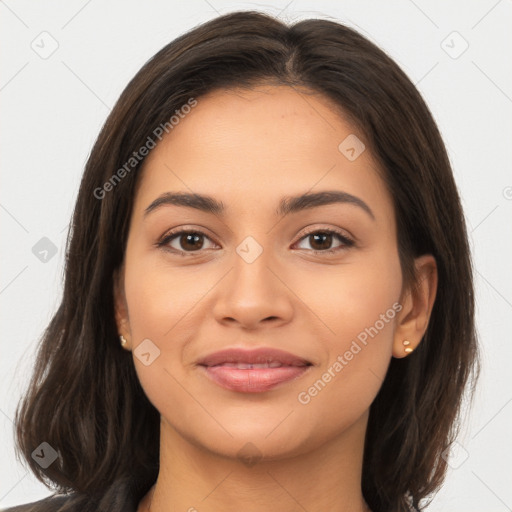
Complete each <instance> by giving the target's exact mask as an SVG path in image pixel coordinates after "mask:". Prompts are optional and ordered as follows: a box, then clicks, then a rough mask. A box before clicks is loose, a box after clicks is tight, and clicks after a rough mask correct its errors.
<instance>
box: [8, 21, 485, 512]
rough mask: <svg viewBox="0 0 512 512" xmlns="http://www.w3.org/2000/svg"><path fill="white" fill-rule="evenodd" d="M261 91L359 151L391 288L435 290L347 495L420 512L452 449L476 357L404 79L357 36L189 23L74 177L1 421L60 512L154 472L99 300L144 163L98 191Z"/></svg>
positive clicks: (385, 394) (463, 253) (443, 213)
mask: <svg viewBox="0 0 512 512" xmlns="http://www.w3.org/2000/svg"><path fill="white" fill-rule="evenodd" d="M263 82H266V83H275V84H283V85H288V86H291V87H297V88H298V87H300V88H303V89H306V90H310V91H313V92H315V93H319V94H321V95H323V96H324V97H326V98H328V99H330V100H331V101H332V102H333V104H335V105H337V106H339V108H340V112H342V113H343V114H344V115H346V116H348V118H349V119H350V121H351V122H353V123H354V125H355V126H357V128H358V129H359V130H360V131H361V133H363V134H364V135H365V137H366V139H365V141H366V142H367V143H368V146H369V149H370V150H371V151H372V154H373V156H374V158H375V159H376V160H377V162H378V163H379V167H380V170H381V172H382V175H383V177H384V179H385V181H386V184H387V186H388V189H389V191H390V193H391V195H392V197H393V201H394V207H395V215H396V221H397V229H398V248H399V254H400V262H401V265H402V269H403V273H404V278H405V280H406V282H408V283H414V272H413V259H414V257H416V256H419V255H422V254H427V253H428V254H432V255H433V256H434V257H435V259H436V262H437V267H438V276H439V285H438V290H437V297H436V300H435V304H434V308H433V311H432V315H431V318H430V322H429V325H428V329H427V332H426V334H425V336H424V339H423V341H422V342H421V343H420V345H419V347H418V348H417V350H416V351H415V352H414V353H413V354H411V355H410V356H409V357H407V358H404V359H400V360H399V359H393V360H392V361H391V364H390V367H389V370H388V373H387V375H386V377H385V380H384V382H383V384H382V388H381V390H380V392H379V393H378V395H377V397H376V399H375V401H374V402H373V404H372V406H371V409H370V417H369V423H368V430H367V436H366V444H365V451H364V465H363V475H362V489H363V494H364V497H365V499H366V501H367V502H368V504H369V506H370V507H371V508H372V510H373V511H374V512H402V511H405V510H409V506H411V505H412V506H415V507H419V506H422V505H424V502H425V501H426V500H428V498H429V497H430V496H432V493H434V492H435V491H436V490H437V489H438V488H439V487H440V485H441V484H442V482H443V479H444V476H445V471H446V462H445V460H444V458H443V457H442V456H441V454H442V452H443V451H444V450H445V449H447V448H448V447H449V446H450V443H451V442H452V441H453V440H454V436H455V435H456V433H457V425H458V419H459V414H460V404H461V403H462V398H463V395H464V391H465V390H466V389H467V384H468V383H469V382H471V383H473V384H474V382H475V380H476V376H477V374H478V357H477V356H478V354H477V339H476V333H475V326H474V292H473V277H472V268H471V260H470V252H469V247H468V241H467V233H466V227H465V220H464V216H463V212H462V208H461V203H460V200H459V196H458V192H457V188H456V185H455V182H454V178H453V175H452V170H451V167H450V163H449V160H448V157H447V153H446V149H445V147H444V144H443V141H442V139H441V136H440V133H439V131H438V129H437V127H436V124H435V122H434V120H433V118H432V115H431V113H430V111H429V109H428V108H427V106H426V104H425V102H424V101H423V99H422V98H421V96H420V94H419V93H418V91H417V90H416V88H415V87H414V85H413V84H412V83H411V81H410V80H409V79H408V78H407V76H406V75H405V74H404V73H403V72H402V70H401V69H400V68H399V67H398V66H397V64H396V63H395V62H394V61H393V60H392V59H391V58H389V57H388V56H387V55H386V54H385V53H384V52H383V51H382V50H381V49H379V48H378V47H377V46H375V45H374V44H373V43H371V42H370V41H368V40H367V39H366V38H364V37H363V36H361V35H360V34H359V33H358V32H356V31H354V30H352V29H350V28H348V27H346V26H344V25H342V24H339V23H335V22H333V21H326V20H318V19H310V20H304V21H300V22H297V23H295V24H292V25H286V24H284V23H282V22H281V21H279V20H277V19H275V18H273V17H271V16H268V15H265V14H262V13H258V12H248V11H245V12H234V13H230V14H227V15H224V16H220V17H217V18H216V19H214V20H212V21H209V22H207V23H204V24H202V25H200V26H198V27H196V28H194V29H193V30H191V31H189V32H187V33H186V34H184V35H182V36H180V37H178V38H177V39H176V40H174V41H172V42H171V43H169V44H168V45H167V46H165V47H164V48H163V49H162V50H160V51H159V52H158V53H157V54H156V55H155V56H154V57H152V58H151V59H150V60H149V61H148V62H147V63H146V64H145V65H144V66H143V68H142V69H141V70H140V71H139V72H138V73H137V75H136V76H135V77H134V78H133V79H132V80H131V82H130V83H129V84H128V86H127V87H126V89H125V90H124V92H123V93H122V95H121V97H120V98H119V100H118V102H117V103H116V105H115V107H114V108H113V110H112V112H111V114H110V115H109V117H108V119H107V121H106V123H105V125H104V127H103V129H102V130H101V133H100V134H99V137H98V139H97V141H96V143H95V145H94V147H93V150H92V152H91V155H90V157H89V159H88V161H87V164H86V167H85V172H84V175H83V179H82V182H81V186H80V190H79V194H78V198H77V202H76V207H75V210H74V214H73V219H72V227H71V229H70V233H69V236H68V243H67V248H66V251H67V257H66V266H65V283H64V294H63V298H62V303H61V305H60V307H59V308H58V311H57V312H56V314H55V316H54V317H53V319H52V320H51V322H50V324H49V326H48V328H47V329H46V331H45V332H44V334H43V336H42V340H41V344H40V348H39V352H38V357H37V362H36V365H35V372H34V375H33V377H32V380H31V383H30V386H29V389H28V391H27V393H26V395H25V396H24V398H23V400H22V401H21V402H20V404H19V406H18V409H17V411H16V429H17V430H16V436H17V449H18V451H19V453H20V454H22V455H23V457H24V458H25V459H26V461H27V462H28V464H29V465H30V468H31V469H32V471H33V472H34V473H35V475H36V476H37V477H38V478H39V479H40V480H42V481H43V482H45V483H47V484H49V485H50V486H52V487H53V488H54V489H55V490H56V491H57V492H59V493H70V494H71V496H72V497H71V498H69V499H67V500H66V502H65V503H66V504H65V505H63V506H62V508H59V510H81V511H89V510H90V511H93V510H109V511H119V512H121V511H124V510H125V509H127V508H129V507H132V508H133V507H136V504H137V503H138V502H139V500H140V499H141V498H142V497H143V495H144V494H145V493H146V492H147V491H148V489H149V488H150V486H151V485H152V484H153V483H154V481H155V480H156V477H157V474H158V469H159V466H158V455H159V413H158V411H157V410H156V409H155V408H154V407H153V405H152V404H151V403H150V402H149V400H148V399H147V397H146V396H145V394H144V392H143V390H142V388H141V386H140V384H139V381H138V378H137V375H136V373H135V369H134V365H133V361H132V359H131V357H130V355H129V353H126V351H124V350H123V349H122V348H121V347H120V344H119V337H118V332H117V329H116V324H115V319H114V318H115V317H114V303H113V293H112V291H113V275H114V272H115V270H116V269H117V268H118V267H119V266H120V264H121V262H122V260H123V254H124V250H125V245H126V240H127V235H128V221H129V219H130V216H131V211H132V206H133V201H134V193H135V186H136V183H137V176H138V175H140V170H141V167H142V164H143V160H142V161H141V162H139V163H138V164H137V165H135V166H133V169H130V171H129V172H126V173H124V174H123V178H122V180H120V181H119V182H116V183H115V186H113V187H112V190H109V191H108V192H107V193H104V194H103V193H101V194H99V193H98V190H99V189H102V187H104V184H105V183H106V182H107V181H109V180H111V179H112V176H113V175H114V174H116V173H117V172H118V170H119V169H120V168H122V167H123V165H125V164H126V162H127V161H129V159H130V157H131V156H132V154H133V152H134V151H136V150H137V149H139V148H140V147H142V146H143V145H144V144H146V143H147V140H148V137H149V136H151V135H152V134H153V133H154V130H155V128H156V127H158V126H160V125H162V124H163V123H165V122H167V121H168V120H169V118H170V116H171V115H172V114H173V113H174V112H175V111H176V110H179V109H180V108H181V107H182V105H185V104H186V103H187V102H188V101H189V100H190V98H195V99H196V100H197V101H200V98H201V96H202V95H204V94H206V93H208V92H211V91H213V90H216V89H221V88H232V87H251V86H254V85H256V84H259V83H263ZM118 176H119V174H118ZM103 190H105V189H104V188H103ZM95 191H96V193H95ZM98 195H101V196H102V197H100V198H98ZM471 377H473V378H471ZM471 389H472V388H471ZM43 441H44V442H47V443H49V444H50V445H51V446H52V447H53V448H54V449H55V450H56V451H58V453H59V457H58V459H57V460H56V461H55V462H54V463H53V464H51V465H50V466H49V467H48V468H46V469H43V468H42V467H41V466H40V465H39V464H37V463H36V462H35V460H34V459H33V458H32V457H31V454H32V452H33V451H34V449H35V448H36V447H38V446H39V445H40V444H41V443H42V442H43ZM49 507H50V505H49ZM50 509H51V510H55V509H56V508H55V506H54V507H53V508H48V510H50ZM40 510H42V509H40Z"/></svg>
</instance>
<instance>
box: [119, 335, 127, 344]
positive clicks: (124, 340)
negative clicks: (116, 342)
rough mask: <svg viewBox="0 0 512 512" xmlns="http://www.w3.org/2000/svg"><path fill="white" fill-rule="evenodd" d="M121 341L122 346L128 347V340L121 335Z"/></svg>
mask: <svg viewBox="0 0 512 512" xmlns="http://www.w3.org/2000/svg"><path fill="white" fill-rule="evenodd" d="M119 339H120V340H121V345H122V346H123V347H124V346H125V345H126V338H125V337H124V336H123V335H122V334H121V336H119Z"/></svg>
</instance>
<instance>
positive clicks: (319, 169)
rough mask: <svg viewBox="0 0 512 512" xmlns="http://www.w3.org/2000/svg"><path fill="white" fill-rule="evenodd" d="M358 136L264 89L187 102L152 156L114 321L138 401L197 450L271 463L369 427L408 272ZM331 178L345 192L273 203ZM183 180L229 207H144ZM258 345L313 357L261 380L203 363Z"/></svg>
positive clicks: (283, 92)
mask: <svg viewBox="0 0 512 512" xmlns="http://www.w3.org/2000/svg"><path fill="white" fill-rule="evenodd" d="M356 137H357V138H356ZM361 141H362V142H363V143H364V138H363V135H362V134H360V133H358V132H357V131H356V130H355V128H354V127H353V126H351V125H350V124H348V123H347V122H346V121H344V120H343V119H342V118H340V116H339V115H338V114H337V113H336V112H335V110H334V109H333V108H332V105H331V104H330V103H328V102H327V101H326V100H325V99H324V98H322V97H321V96H318V95H311V94H305V93H304V92H299V91H297V90H295V89H293V88H289V87H284V86H282V87H272V86H268V87H263V86H260V87H258V88H256V89H254V90H251V91H240V90H237V91H217V92H214V93H211V94H209V95H207V96H204V97H200V98H198V99H197V106H195V107H194V108H193V109H191V111H190V113H189V114H187V115H185V116H184V117H183V118H182V119H180V121H179V123H178V124H176V125H174V127H173V128H172V130H171V131H170V133H169V134H168V135H167V136H166V137H164V138H163V139H162V141H161V142H160V143H159V144H158V145H157V146H156V148H155V149H153V150H152V151H151V152H150V154H149V156H148V157H147V159H146V161H145V164H144V171H143V174H142V178H141V181H140V184H139V187H138V189H137V193H136V197H135V203H134V209H133V213H132V218H131V223H130V231H129V237H128V244H127V249H126V254H125V261H124V264H123V267H122V272H121V273H120V277H121V279H120V280H119V281H118V284H119V286H118V288H117V289H116V293H117V295H116V298H117V299H116V303H117V321H118V326H119V330H120V331H119V332H120V333H122V334H124V336H125V337H126V338H128V340H129V346H130V348H131V349H132V350H133V357H134V364H135V367H136V371H137V374H138V376H139V379H140V382H141V385H142V387H143V388H144V391H145V393H146V394H147V396H148V398H149V400H150V401H151V402H152V403H153V405H154V406H155V407H156V408H157V409H158V411H159V412H160V413H161V416H162V419H163V421H164V422H165V423H166V424H168V425H169V426H170V427H172V429H173V430H174V431H176V432H177V433H178V434H180V435H181V436H182V437H183V438H185V439H187V440H189V441H191V442H192V443H194V444H195V445H196V446H202V447H204V448H206V449H208V450H210V451H213V452H215V453H218V454H222V455H224V456H228V457H236V456H237V453H238V452H239V451H240V449H241V448H242V447H243V446H244V445H245V444H246V443H252V445H254V447H256V448H253V449H254V450H256V451H257V452H258V453H261V454H263V455H264V456H265V457H268V458H274V459H278V458H280V457H285V456H293V455H298V454H300V453H304V452H306V451H308V450H311V449H313V448H314V447H318V446H320V445H322V444H324V443H325V442H327V441H330V440H334V439H335V438H337V437H339V436H343V435H345V434H346V433H347V432H349V429H351V428H357V427H358V426H359V427H360V428H363V429H364V428H365V426H366V423H365V422H366V420H367V412H368V408H369V407H370V405H371V403H372V401H373V400H374V398H375V396H376V394H377V392H378V390H379V388H380V386H381V384H382V380H383V378H384V376H385V374H386V371H387V367H388V364H389V362H390V359H391V356H392V355H393V353H394V348H393V342H394V335H396V332H395V328H396V325H397V317H398V311H399V310H400V309H401V308H402V306H401V304H400V301H401V299H402V274H401V269H400V263H399V257H398V251H397V234H396V224H395V219H394V211H393V205H392V200H391V197H390V194H389V193H388V191H387V189H386V187H385V185H384V183H383V181H382V179H381V178H380V177H379V175H378V173H377V171H376V164H375V162H374V161H373V159H372V155H371V154H370V151H369V149H363V146H361ZM328 191H331V192H336V193H340V197H341V200H340V201H337V202H330V201H328V202H325V201H322V198H321V197H320V198H318V197H317V201H316V202H315V201H312V202H308V201H306V200H304V201H302V202H300V201H299V202H296V203H294V204H295V206H296V207H295V208H293V209H292V211H287V212H286V213H282V212H280V213H278V210H279V209H280V205H281V202H282V201H283V200H287V202H286V203H284V204H287V205H291V204H292V200H291V199H290V198H292V197H296V196H300V195H303V194H308V195H314V194H318V193H320V192H328ZM178 192H180V193H183V194H193V195H197V196H199V195H205V196H206V195H207V196H208V197H209V198H212V199H214V200H215V201H216V202H217V203H220V204H221V206H223V209H222V211H220V210H218V211H216V212H212V211H205V210H203V209H198V208H194V207H187V206H183V205H176V204H172V203H171V202H165V201H160V202H159V203H156V204H155V203H154V201H155V200H157V199H159V198H162V197H163V196H165V194H171V193H178ZM114 193H115V192H114ZM341 194H345V196H343V195H341ZM197 196H196V197H197ZM354 198H355V199H354ZM152 204H153V207H151V208H150V209H149V210H148V207H150V205H152ZM203 204H204V203H203ZM171 230H172V231H173V233H175V232H179V231H181V230H183V231H187V232H191V233H188V234H189V236H188V237H187V236H186V235H187V233H186V234H184V235H180V234H178V235H177V236H174V237H171V238H169V237H167V238H166V236H167V235H168V234H169V233H170V232H171ZM326 231H333V232H334V233H331V234H329V233H327V234H326V233H325V232H326ZM194 233H195V235H194ZM340 236H341V238H340ZM162 240H163V241H164V243H162V245H161V246H158V243H159V242H161V241H162ZM351 241H352V242H351ZM329 249H333V252H331V253H329V252H328V250H329ZM314 250H317V251H318V252H317V253H315V252H313V251H314ZM141 343H142V344H141ZM139 345H140V346H139ZM137 347H139V348H137ZM260 347H264V348H276V349H280V350H283V351H286V352H289V353H291V354H293V355H295V356H298V357H299V358H301V359H303V360H307V361H308V362H309V363H310V365H309V366H307V367H306V368H294V369H293V368H281V370H280V373H279V375H284V374H285V373H286V371H288V370H290V373H289V374H288V375H293V376H294V377H293V378H292V379H290V380H285V381H282V382H280V383H278V384H276V385H274V386H271V385H270V384H268V381H265V379H262V380H263V384H261V383H260V384H259V385H257V384H255V382H260V381H259V380H258V379H257V375H256V372H260V373H259V375H262V373H261V372H262V370H261V369H253V370H248V369H234V368H231V369H226V366H225V365H224V368H223V370H220V372H221V373H222V372H224V374H226V375H228V377H229V375H231V377H230V378H231V379H234V380H231V381H230V382H231V384H232V385H233V386H235V388H231V389H228V388H226V387H224V386H222V385H220V384H218V383H217V382H216V381H214V380H213V379H212V378H210V377H209V375H213V374H214V373H215V370H211V369H210V370H207V369H206V368H205V367H204V366H200V365H198V362H199V361H200V360H201V359H203V358H205V357H206V356H208V355H210V354H212V353H214V352H216V351H220V350H224V349H227V348H244V349H254V348H260ZM272 371H273V370H271V369H268V370H266V372H267V374H268V375H270V374H272ZM235 372H236V375H238V377H236V376H235V377H233V375H234V374H235ZM241 372H246V373H245V374H242V373H241ZM247 372H251V374H252V375H253V378H252V381H251V377H250V376H249V373H247ZM274 375H278V374H277V373H274ZM269 378H270V379H272V377H269ZM276 379H277V380H279V377H276ZM265 382H266V384H265ZM237 383H238V384H237ZM251 383H252V385H253V387H252V388H251V387H250V386H251ZM236 386H239V387H238V388H237V387H236ZM258 386H259V387H258ZM265 386H266V388H265Z"/></svg>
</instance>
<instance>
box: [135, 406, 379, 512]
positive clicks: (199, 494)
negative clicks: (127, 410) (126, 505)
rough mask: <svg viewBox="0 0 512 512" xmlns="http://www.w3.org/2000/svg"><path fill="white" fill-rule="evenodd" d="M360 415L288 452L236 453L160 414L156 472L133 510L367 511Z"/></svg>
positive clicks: (364, 420)
mask: <svg viewBox="0 0 512 512" xmlns="http://www.w3.org/2000/svg"><path fill="white" fill-rule="evenodd" d="M366 423H367V415H364V416H363V417H361V418H360V419H359V420H358V421H357V422H356V423H355V424H353V425H352V426H351V427H350V428H349V429H347V430H344V431H343V433H342V434H340V436H339V437H337V438H334V439H331V440H329V441H328V442H326V443H324V444H323V445H321V446H319V447H316V448H315V449H313V450H309V451H307V450H303V451H302V453H299V454H296V455H294V456H290V457H289V458H279V459H277V460H276V459H275V458H274V459H272V460H269V459H267V458H265V457H263V456H262V458H260V459H259V460H258V458H256V459H250V458H243V459H244V460H241V458H240V457H238V458H232V457H227V456H223V455H222V454H218V453H213V452H211V451H209V450H207V449H205V448H204V447H202V446H198V445H195V444H193V443H191V442H190V441H188V440H187V439H185V438H184V437H182V436H181V435H180V434H179V433H178V432H177V431H176V430H175V429H174V428H173V427H172V426H171V425H169V423H167V422H166V421H165V420H163V419H162V421H161V429H160V471H159V475H158V479H157V481H156V483H155V485H154V486H153V487H152V488H151V489H150V491H149V492H148V494H147V495H146V496H145V498H144V499H143V500H142V501H141V503H140V506H139V509H138V512H146V511H150V512H164V511H168V510H186V511H190V512H197V511H201V512H218V511H220V510H222V511H223V512H235V511H236V512H239V511H240V510H244V512H260V511H261V510H279V511H282V512H295V511H297V510H298V509H302V510H307V511H308V512H320V511H325V510H331V511H336V512H349V511H350V512H367V511H368V510H369V508H368V507H367V505H366V503H365V501H364V498H363V496H362V492H361V472H362V456H363V449H364V434H365V431H366ZM247 449H248V451H249V452H250V449H249V448H247Z"/></svg>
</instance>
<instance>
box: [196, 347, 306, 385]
mask: <svg viewBox="0 0 512 512" xmlns="http://www.w3.org/2000/svg"><path fill="white" fill-rule="evenodd" d="M197 365H198V366H200V367H202V369H203V371H204V372H205V374H206V375H207V376H208V377H209V379H210V380H212V381H213V382H215V383H216V384H218V385H219V386H221V387H223V388H225V389H229V390H231V391H238V392H243V393H261V392H264V391H269V390H271V389H273V388H275V387H276V386H278V385H279V384H283V383H285V382H289V381H292V380H295V379H297V378H299V377H301V376H303V375H304V374H305V373H306V372H307V371H308V370H309V369H310V368H311V367H312V366H313V363H311V362H310V361H308V360H306V359H304V358H302V357H299V356H296V355H294V354H291V353H289V352H284V351H282V350H277V349H271V348H259V349H253V350H245V349H237V348H234V349H227V350H222V351H220V352H215V353H213V354H211V355H209V356H206V357H205V358H203V359H201V360H200V361H198V363H197Z"/></svg>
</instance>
